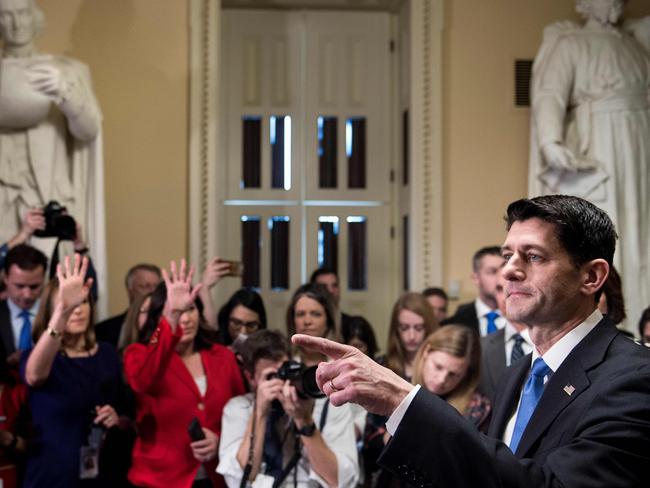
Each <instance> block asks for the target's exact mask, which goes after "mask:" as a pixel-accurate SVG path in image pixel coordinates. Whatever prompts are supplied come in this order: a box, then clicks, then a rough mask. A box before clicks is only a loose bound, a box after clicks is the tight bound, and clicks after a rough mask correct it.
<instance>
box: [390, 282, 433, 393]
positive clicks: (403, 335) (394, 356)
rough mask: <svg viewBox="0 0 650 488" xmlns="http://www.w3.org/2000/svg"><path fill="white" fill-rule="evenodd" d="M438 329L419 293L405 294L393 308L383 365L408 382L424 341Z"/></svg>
mask: <svg viewBox="0 0 650 488" xmlns="http://www.w3.org/2000/svg"><path fill="white" fill-rule="evenodd" d="M437 328H438V321H437V320H436V319H435V317H434V316H433V311H432V310H431V306H430V305H429V303H428V302H427V300H426V298H424V296H423V295H421V294H420V293H414V292H406V293H404V294H403V295H402V296H400V297H399V298H398V299H397V302H395V305H394V306H393V312H392V314H391V319H390V329H389V331H388V345H387V347H386V359H385V365H386V366H387V367H388V368H390V369H392V370H393V371H394V372H395V373H397V374H398V375H400V376H402V377H403V378H405V379H407V380H408V381H411V377H412V376H413V362H414V360H415V356H416V354H417V352H418V349H419V348H420V345H421V344H422V342H423V341H424V339H425V338H426V337H427V336H428V335H429V334H431V333H432V332H433V331H434V330H436V329H437Z"/></svg>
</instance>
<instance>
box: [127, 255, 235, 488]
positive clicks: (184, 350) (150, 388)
mask: <svg viewBox="0 0 650 488" xmlns="http://www.w3.org/2000/svg"><path fill="white" fill-rule="evenodd" d="M192 275H193V269H190V271H189V272H187V269H186V264H185V261H184V260H183V261H181V265H180V269H179V270H178V271H177V269H176V264H175V263H173V262H172V263H171V275H170V274H168V273H167V272H166V271H165V270H163V277H164V283H161V285H159V286H158V288H157V289H156V291H154V293H153V295H152V297H151V305H150V308H149V314H148V317H147V321H146V323H145V325H144V327H143V328H142V331H141V332H140V338H139V342H138V343H136V344H132V345H131V346H129V347H128V348H127V350H126V352H125V355H124V370H125V373H126V378H127V381H128V383H129V385H130V386H131V388H132V389H133V391H134V392H135V395H136V400H137V410H136V422H137V432H138V437H137V439H136V443H135V447H134V449H133V464H132V466H131V470H130V471H129V480H130V481H131V483H133V484H135V485H136V486H147V487H169V486H173V487H179V488H183V487H191V486H194V487H203V486H205V487H211V486H217V487H224V486H225V484H224V482H223V479H222V478H221V477H220V476H218V475H217V474H216V473H215V468H216V465H217V463H218V460H217V452H218V451H217V446H218V443H219V435H220V433H221V413H222V410H223V407H224V405H225V404H226V403H227V402H228V400H229V399H230V398H232V397H234V396H237V395H242V394H243V393H244V385H243V382H242V379H241V375H240V373H239V369H238V367H237V362H236V360H235V356H234V355H233V353H232V352H231V351H230V350H228V349H227V348H226V347H224V346H221V345H218V344H215V343H213V342H212V341H211V340H210V335H211V334H210V332H209V331H208V330H207V329H205V328H204V326H203V321H202V319H201V315H202V314H201V310H200V308H201V304H200V301H199V300H197V298H196V297H197V293H198V291H199V289H200V287H201V285H197V286H195V287H194V288H192ZM194 418H196V419H197V420H198V422H199V423H200V425H201V427H202V431H203V435H204V436H205V439H203V440H199V441H192V439H191V438H190V434H189V433H188V427H189V425H190V424H191V423H192V420H193V419H194Z"/></svg>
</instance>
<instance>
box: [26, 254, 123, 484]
mask: <svg viewBox="0 0 650 488" xmlns="http://www.w3.org/2000/svg"><path fill="white" fill-rule="evenodd" d="M87 270H88V258H87V257H84V258H81V257H80V256H79V255H78V254H77V255H75V256H74V258H73V259H71V258H70V257H69V256H68V257H66V258H65V260H64V263H63V264H59V265H58V266H57V277H56V279H53V280H52V281H50V283H48V285H47V287H46V288H45V291H44V293H43V297H42V300H41V305H40V308H39V311H38V314H37V317H36V320H35V322H34V330H33V336H34V342H35V345H34V348H33V349H32V351H31V353H30V354H29V355H28V356H27V355H23V357H22V359H21V374H22V375H23V378H24V380H25V382H26V383H27V385H29V404H30V408H31V418H32V423H33V431H34V436H35V438H34V439H33V443H32V444H31V445H30V448H29V450H28V456H27V464H26V473H25V482H24V486H25V487H42V486H50V487H62V488H63V487H65V488H69V487H74V486H99V485H101V479H102V477H103V472H102V467H101V466H99V461H100V460H99V455H100V453H101V443H102V438H103V437H104V435H103V434H104V432H103V431H102V430H101V429H97V428H93V427H99V426H103V427H104V428H106V429H110V428H112V427H115V426H116V425H117V422H118V415H117V413H116V411H115V408H114V405H115V404H116V402H117V401H118V397H119V390H120V384H121V372H120V365H119V360H118V357H117V354H116V352H115V350H114V349H113V348H112V347H111V346H110V345H108V344H105V343H96V342H95V335H94V331H93V321H92V317H93V300H92V297H91V296H90V287H91V285H92V278H89V279H86V278H85V277H86V273H87ZM98 466H99V472H98ZM82 477H83V478H84V479H83V482H82V480H81V479H80V478H82Z"/></svg>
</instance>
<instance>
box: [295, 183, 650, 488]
mask: <svg viewBox="0 0 650 488" xmlns="http://www.w3.org/2000/svg"><path fill="white" fill-rule="evenodd" d="M507 221H508V235H507V238H506V241H505V244H504V246H503V248H502V252H503V256H504V258H505V260H506V265H505V267H504V268H503V276H504V278H505V279H506V281H507V285H506V297H507V298H506V306H507V311H508V316H509V317H510V318H511V319H512V320H513V321H517V322H521V323H523V324H526V327H527V328H528V330H529V332H530V337H531V339H532V341H533V343H534V345H535V349H534V350H533V352H532V354H530V355H528V356H527V357H526V358H525V359H522V360H521V361H519V362H517V363H516V364H515V365H513V367H512V368H510V369H509V370H508V372H507V373H506V374H505V376H504V378H503V381H502V382H501V384H500V386H499V388H498V391H497V394H496V398H495V402H494V408H493V417H492V422H491V424H490V430H489V433H488V436H484V435H482V434H480V433H478V432H476V431H475V429H474V428H473V427H472V426H471V425H470V424H469V423H468V422H466V421H465V420H464V419H463V418H462V417H460V416H459V415H458V414H457V413H456V412H455V411H454V409H452V408H450V406H449V405H447V404H446V402H445V401H444V400H443V399H441V398H438V397H436V396H435V395H432V394H430V393H428V392H426V391H423V389H421V388H419V387H417V386H416V387H414V386H413V385H410V384H408V383H407V382H406V381H404V380H402V379H401V378H399V377H398V376H397V375H395V374H394V373H392V372H390V371H388V370H386V369H385V368H382V367H380V366H378V365H375V364H373V362H372V361H371V360H370V359H368V358H365V357H364V356H363V355H362V354H360V353H358V352H356V351H354V350H353V349H352V348H349V347H347V346H345V345H341V344H336V343H332V342H331V341H327V340H326V339H320V338H310V337H307V336H294V338H293V341H294V343H295V344H298V345H300V346H302V347H311V348H312V349H314V350H319V351H321V352H323V353H325V354H327V355H328V356H330V357H331V358H333V359H334V361H332V362H330V363H321V364H320V365H319V368H318V372H317V382H318V385H319V387H320V388H321V389H322V390H323V391H324V392H325V393H326V394H327V395H328V396H329V397H330V401H331V402H332V404H333V405H340V404H342V403H345V402H348V401H352V402H355V403H358V404H360V405H362V406H364V407H365V408H367V409H368V410H369V411H373V412H376V413H379V414H384V415H390V418H389V420H388V422H387V424H386V428H387V430H388V432H389V433H391V434H392V435H393V437H392V439H391V441H390V442H389V443H388V445H387V447H386V449H385V451H384V452H383V454H382V457H381V458H380V462H381V463H383V464H384V465H385V466H386V467H387V468H388V469H390V470H392V471H394V472H395V473H396V474H398V475H399V476H400V477H402V478H403V479H405V480H406V481H407V482H409V483H410V484H412V485H415V486H420V487H433V486H436V487H456V486H462V487H465V486H467V487H470V486H481V487H513V488H514V487H526V488H528V487H540V488H541V487H558V488H559V487H572V488H582V487H585V488H586V487H595V486H603V487H608V488H617V487H625V488H630V487H644V486H647V484H648V476H647V466H648V463H649V462H650V410H649V409H648V405H650V350H648V349H647V348H645V347H643V346H641V345H639V344H636V343H634V342H632V341H631V340H629V339H628V338H626V337H624V336H623V335H621V334H620V333H619V332H618V330H617V329H616V327H615V326H614V325H613V324H612V323H611V322H610V321H609V320H608V319H607V318H603V316H602V314H601V313H600V311H598V309H597V306H596V304H597V302H598V298H599V295H600V293H601V288H602V286H603V284H604V283H605V280H606V279H607V275H608V272H609V268H610V267H611V265H612V260H613V256H614V248H615V241H616V232H615V231H614V226H613V224H612V222H611V220H610V219H609V217H608V216H607V214H605V213H604V212H603V211H602V210H600V209H598V208H597V207H595V206H594V205H592V204H591V203H589V202H587V201H585V200H582V199H579V198H576V197H568V196H559V195H550V196H543V197H537V198H533V199H530V200H528V199H524V200H519V201H516V202H514V203H512V204H510V206H509V207H508V219H507Z"/></svg>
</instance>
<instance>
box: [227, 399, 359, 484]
mask: <svg viewBox="0 0 650 488" xmlns="http://www.w3.org/2000/svg"><path fill="white" fill-rule="evenodd" d="M327 401H328V400H327V399H326V398H319V399H317V400H316V401H315V403H314V411H313V414H312V416H313V418H314V422H315V423H316V425H317V426H318V423H319V421H320V417H321V412H322V411H323V405H325V402H327ZM252 411H253V394H252V393H248V394H246V395H241V396H238V397H235V398H232V399H231V400H230V401H229V402H228V403H227V404H226V407H225V408H224V410H223V418H222V421H221V440H220V442H219V466H218V467H217V473H220V474H221V475H223V477H224V478H225V480H226V484H227V485H228V488H239V484H240V482H241V478H242V476H243V474H244V473H243V469H242V467H241V466H240V465H239V461H237V451H238V450H239V446H241V443H242V441H243V440H244V434H245V433H246V428H247V426H248V419H249V418H250V415H251V413H252ZM321 435H322V436H323V440H324V441H325V444H327V447H329V448H330V449H331V450H332V452H333V453H334V455H335V456H336V464H337V467H338V480H339V486H340V487H341V488H348V487H353V486H356V484H357V480H358V477H359V464H358V461H357V446H356V440H355V436H354V424H353V419H352V410H351V409H350V405H342V406H340V407H335V406H333V405H331V404H330V406H329V407H328V409H327V420H326V422H325V427H324V428H323V432H321ZM287 462H288V459H285V460H284V464H285V465H286V463H287ZM297 470H298V471H297V486H298V488H315V487H321V486H327V483H326V482H325V481H324V480H323V479H322V478H321V477H320V476H318V475H317V474H316V473H315V472H314V470H312V469H311V466H310V465H309V459H307V457H305V455H304V452H303V457H301V458H300V462H299V463H298V466H297ZM272 484H273V478H271V477H269V476H266V475H264V474H262V473H260V474H258V475H257V478H256V479H255V482H254V483H253V484H252V485H251V486H252V487H253V488H258V487H260V488H262V487H264V488H265V487H267V486H272ZM280 486H281V487H293V472H292V473H291V474H289V476H287V479H286V480H284V482H283V483H282V485H280Z"/></svg>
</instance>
